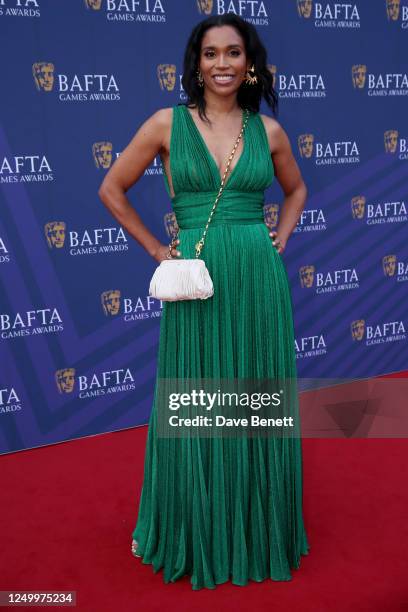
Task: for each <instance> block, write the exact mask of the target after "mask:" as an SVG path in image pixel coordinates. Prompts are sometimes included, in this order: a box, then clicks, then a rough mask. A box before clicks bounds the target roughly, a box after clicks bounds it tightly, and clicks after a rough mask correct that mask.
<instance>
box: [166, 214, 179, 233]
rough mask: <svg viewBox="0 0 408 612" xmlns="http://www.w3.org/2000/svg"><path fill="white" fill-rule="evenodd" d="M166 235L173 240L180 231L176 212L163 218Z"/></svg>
mask: <svg viewBox="0 0 408 612" xmlns="http://www.w3.org/2000/svg"><path fill="white" fill-rule="evenodd" d="M163 220H164V227H165V229H166V233H167V235H168V236H169V237H170V238H173V236H175V235H176V234H177V232H178V230H179V227H178V225H177V219H176V215H175V214H174V212H170V213H166V214H165V215H164V217H163Z"/></svg>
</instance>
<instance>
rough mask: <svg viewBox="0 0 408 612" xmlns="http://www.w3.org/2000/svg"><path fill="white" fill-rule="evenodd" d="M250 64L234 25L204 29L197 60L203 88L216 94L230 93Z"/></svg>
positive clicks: (239, 82)
mask: <svg viewBox="0 0 408 612" xmlns="http://www.w3.org/2000/svg"><path fill="white" fill-rule="evenodd" d="M249 67H250V64H249V63H248V59H247V56H246V52H245V44H244V41H243V39H242V38H241V35H240V34H239V32H238V31H237V30H236V29H235V28H233V27H232V26H214V27H212V28H209V29H208V30H207V31H206V32H205V34H204V36H203V38H202V41H201V54H200V61H199V68H200V71H201V74H202V75H203V79H204V87H206V88H208V89H209V90H210V91H212V92H214V93H215V94H217V95H221V96H222V95H231V94H232V93H234V92H235V91H237V90H238V88H239V86H240V85H241V83H242V81H243V80H244V78H245V74H246V71H247V70H248V69H249Z"/></svg>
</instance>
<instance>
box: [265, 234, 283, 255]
mask: <svg viewBox="0 0 408 612" xmlns="http://www.w3.org/2000/svg"><path fill="white" fill-rule="evenodd" d="M269 235H270V236H271V238H272V244H273V246H274V247H275V248H276V250H277V251H278V253H279V255H280V254H281V253H283V251H284V250H285V247H286V241H285V240H283V239H282V238H279V237H278V232H275V231H271V232H269Z"/></svg>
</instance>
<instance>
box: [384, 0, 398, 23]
mask: <svg viewBox="0 0 408 612" xmlns="http://www.w3.org/2000/svg"><path fill="white" fill-rule="evenodd" d="M386 9H387V18H388V21H390V20H391V21H397V19H398V17H399V11H400V0H386Z"/></svg>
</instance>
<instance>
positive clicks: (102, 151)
mask: <svg viewBox="0 0 408 612" xmlns="http://www.w3.org/2000/svg"><path fill="white" fill-rule="evenodd" d="M92 155H93V158H94V162H95V166H96V167H97V168H106V169H107V168H110V166H111V163H112V143H111V142H94V144H93V145H92Z"/></svg>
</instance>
